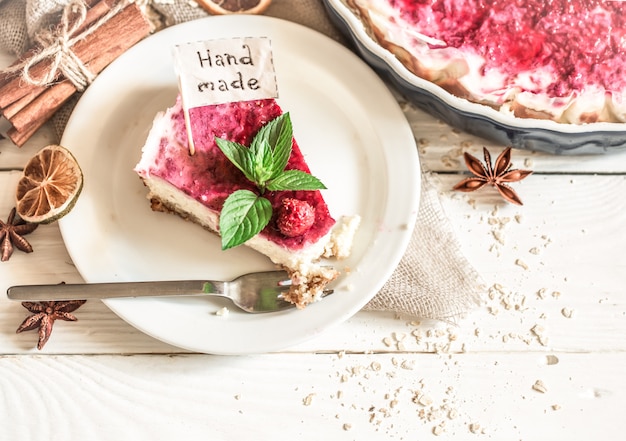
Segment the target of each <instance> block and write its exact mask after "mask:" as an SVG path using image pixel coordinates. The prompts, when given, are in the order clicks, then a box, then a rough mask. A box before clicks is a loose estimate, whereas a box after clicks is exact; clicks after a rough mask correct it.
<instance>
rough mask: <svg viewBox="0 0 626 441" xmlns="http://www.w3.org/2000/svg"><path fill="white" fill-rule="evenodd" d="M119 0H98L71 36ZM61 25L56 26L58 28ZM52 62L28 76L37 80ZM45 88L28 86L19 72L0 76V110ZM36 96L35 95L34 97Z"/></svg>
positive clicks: (32, 70)
mask: <svg viewBox="0 0 626 441" xmlns="http://www.w3.org/2000/svg"><path fill="white" fill-rule="evenodd" d="M95 1H96V0H88V2H87V5H88V6H89V5H91V4H93V3H95ZM119 1H120V0H100V1H99V2H98V3H96V4H95V5H94V6H93V7H91V8H90V9H89V10H88V11H87V14H86V16H85V21H84V22H83V23H82V24H81V26H80V27H79V28H78V29H77V30H76V32H74V34H73V35H72V36H75V35H77V34H80V33H81V32H83V31H85V30H86V29H87V28H88V27H89V26H90V25H92V24H93V23H95V22H96V21H98V20H99V19H101V18H102V17H104V16H105V15H106V14H107V13H108V12H109V11H110V10H111V8H112V7H113V6H114V5H115V4H116V3H118V2H119ZM60 26H61V25H58V27H57V28H59V27H60ZM40 49H41V48H33V49H31V50H29V51H27V52H26V53H25V54H24V55H22V56H21V57H20V58H19V59H18V60H17V61H16V62H14V63H13V64H12V65H11V66H10V67H13V66H16V65H19V64H21V63H23V62H24V61H25V60H28V59H29V58H31V57H32V56H33V55H34V54H35V53H36V52H37V51H38V50H40ZM51 65H52V62H51V61H50V60H44V61H42V62H40V63H38V64H37V65H35V66H34V67H33V68H32V69H31V70H30V74H31V76H32V77H34V78H39V77H41V76H42V75H43V74H45V73H46V72H48V70H50V66H51ZM45 88H46V87H45V86H37V85H34V84H28V83H26V82H24V81H23V80H22V78H21V72H16V73H14V74H8V75H7V74H5V75H2V76H0V108H6V107H7V106H9V105H11V104H12V103H14V102H16V101H17V100H19V99H21V98H23V97H24V96H26V95H33V94H35V93H36V92H39V93H41V92H43V90H44V89H45ZM35 96H36V95H35Z"/></svg>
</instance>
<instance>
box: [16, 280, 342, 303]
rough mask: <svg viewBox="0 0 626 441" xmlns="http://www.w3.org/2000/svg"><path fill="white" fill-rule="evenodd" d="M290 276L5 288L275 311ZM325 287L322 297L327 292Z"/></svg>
mask: <svg viewBox="0 0 626 441" xmlns="http://www.w3.org/2000/svg"><path fill="white" fill-rule="evenodd" d="M290 286H291V279H290V278H289V275H288V274H287V272H286V271H264V272H258V273H250V274H244V275H242V276H239V277H237V278H236V279H234V280H231V281H228V282H223V281H217V280H174V281H157V282H112V283H75V284H57V285H19V286H12V287H10V288H9V289H7V297H8V298H9V299H11V300H21V301H31V302H32V301H54V300H86V299H109V298H117V297H164V296H207V295H208V296H219V297H226V298H229V299H230V300H232V301H233V303H234V304H235V305H237V306H238V307H239V308H241V309H242V310H244V311H246V312H250V313H261V312H275V311H282V310H284V309H289V308H293V307H294V305H293V304H292V303H290V302H288V301H286V300H285V299H284V298H283V296H282V295H283V293H284V292H286V291H287V290H289V287H290ZM331 293H332V290H325V291H324V292H323V296H326V295H328V294H331Z"/></svg>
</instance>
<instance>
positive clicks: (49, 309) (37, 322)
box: [15, 300, 86, 350]
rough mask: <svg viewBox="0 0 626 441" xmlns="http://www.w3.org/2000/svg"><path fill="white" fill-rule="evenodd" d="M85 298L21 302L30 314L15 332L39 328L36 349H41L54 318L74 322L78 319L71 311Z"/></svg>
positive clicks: (78, 306)
mask: <svg viewBox="0 0 626 441" xmlns="http://www.w3.org/2000/svg"><path fill="white" fill-rule="evenodd" d="M85 302H86V300H67V301H61V302H22V306H23V307H24V308H26V309H28V310H29V311H30V312H31V313H32V315H30V316H28V317H26V320H24V321H23V322H22V324H21V325H20V326H19V327H18V328H17V331H15V332H16V333H18V334H19V333H20V332H23V331H30V330H32V329H35V328H39V341H38V342H37V349H39V350H41V349H42V348H43V347H44V345H45V344H46V342H47V341H48V339H49V338H50V334H52V326H53V325H54V321H55V320H65V321H71V322H75V321H76V320H78V319H77V318H76V316H75V315H74V314H71V312H72V311H75V310H76V309H78V308H80V307H81V306H82V305H83V304H84V303H85Z"/></svg>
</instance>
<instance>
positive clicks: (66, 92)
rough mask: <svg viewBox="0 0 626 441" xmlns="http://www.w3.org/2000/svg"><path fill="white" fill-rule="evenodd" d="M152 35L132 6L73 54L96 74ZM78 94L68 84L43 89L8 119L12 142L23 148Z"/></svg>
mask: <svg viewBox="0 0 626 441" xmlns="http://www.w3.org/2000/svg"><path fill="white" fill-rule="evenodd" d="M149 32H150V24H149V23H148V22H147V20H146V19H145V18H144V16H143V14H142V13H141V11H140V9H139V7H138V6H137V5H135V4H134V3H132V4H130V5H128V6H126V7H125V8H124V9H122V11H120V12H119V13H118V14H116V15H115V16H113V17H112V18H111V19H110V20H109V21H107V22H106V23H104V24H103V25H102V26H100V27H99V28H98V29H97V30H95V31H94V32H93V33H92V34H90V35H89V36H87V38H85V39H84V40H82V41H80V42H77V43H76V45H75V46H74V47H73V50H74V52H75V53H76V55H77V56H78V57H79V58H81V60H83V62H84V63H85V64H86V65H87V67H88V68H89V69H90V70H91V72H93V73H94V74H97V73H100V72H101V71H102V70H103V69H104V68H105V67H106V66H108V65H109V64H110V63H111V62H112V61H113V60H115V59H116V58H117V57H119V56H120V55H121V54H122V53H123V52H125V51H126V50H128V49H129V48H130V47H131V46H133V45H134V44H135V43H137V42H138V41H140V40H141V39H143V38H144V37H145V36H146V35H148V34H149ZM75 92H76V87H75V86H74V85H73V84H72V83H71V82H69V81H68V80H63V81H61V82H58V83H56V84H54V85H52V86H49V87H47V88H44V90H43V91H41V92H40V93H39V94H37V95H36V96H35V97H34V98H32V100H31V101H30V102H28V103H27V104H25V105H24V106H23V107H22V108H21V109H19V110H18V111H17V112H15V113H13V115H12V116H11V117H10V118H7V119H9V121H10V122H11V124H12V125H13V129H12V130H9V132H8V135H9V138H11V140H12V141H13V142H14V143H15V144H16V145H18V146H21V145H23V144H24V143H25V142H26V141H27V140H28V139H29V138H30V136H32V134H33V133H34V132H35V131H36V130H37V129H39V128H40V127H41V126H42V125H43V124H44V123H45V122H46V121H47V120H48V119H49V118H50V117H51V116H52V115H53V114H54V113H55V112H56V111H57V110H58V109H59V108H60V107H61V106H62V105H63V104H64V103H65V102H66V101H67V100H68V99H69V98H70V97H71V96H72V95H73V94H74V93H75ZM31 93H35V92H34V91H31ZM11 110H12V109H11Z"/></svg>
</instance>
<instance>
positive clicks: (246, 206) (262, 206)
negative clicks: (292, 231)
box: [220, 190, 272, 250]
mask: <svg viewBox="0 0 626 441" xmlns="http://www.w3.org/2000/svg"><path fill="white" fill-rule="evenodd" d="M271 218H272V204H271V203H270V201H268V200H267V199H265V198H264V197H261V196H259V195H257V194H255V193H253V192H251V191H250V190H237V191H235V192H234V193H232V194H231V195H230V196H228V198H226V201H224V206H223V207H222V212H221V214H220V236H221V237H222V250H227V249H229V248H233V247H236V246H237V245H241V244H242V243H244V242H246V241H247V240H249V239H251V238H252V237H254V236H256V235H257V234H258V233H260V232H261V230H263V228H265V226H266V225H267V224H268V223H269V221H270V219H271Z"/></svg>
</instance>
